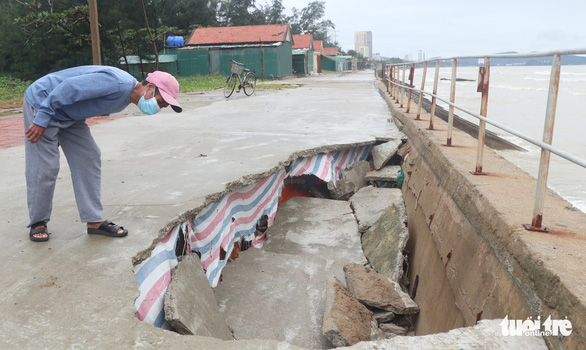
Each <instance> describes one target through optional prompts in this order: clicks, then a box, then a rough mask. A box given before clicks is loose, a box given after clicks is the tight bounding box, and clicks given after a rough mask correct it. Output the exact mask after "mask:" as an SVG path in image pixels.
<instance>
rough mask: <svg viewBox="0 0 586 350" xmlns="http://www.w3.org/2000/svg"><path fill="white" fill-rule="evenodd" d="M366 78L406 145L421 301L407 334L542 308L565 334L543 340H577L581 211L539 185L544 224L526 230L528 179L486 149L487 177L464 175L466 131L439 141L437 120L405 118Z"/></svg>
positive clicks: (469, 145) (580, 341)
mask: <svg viewBox="0 0 586 350" xmlns="http://www.w3.org/2000/svg"><path fill="white" fill-rule="evenodd" d="M376 85H377V88H378V89H379V91H380V93H381V95H382V96H383V97H384V98H385V100H386V101H387V103H388V105H389V107H390V109H391V113H392V116H393V119H394V121H395V122H396V123H397V124H398V125H399V126H400V128H401V129H402V131H403V132H404V133H405V134H406V135H407V136H408V137H409V139H410V143H411V152H410V153H409V154H408V155H407V156H406V157H405V159H404V164H403V168H404V172H405V182H404V185H403V188H402V190H403V193H404V198H405V205H406V208H407V212H408V216H409V231H410V240H409V243H408V246H407V249H408V250H409V252H410V267H409V278H410V280H411V281H412V283H411V287H410V289H411V290H410V292H411V294H412V295H413V294H415V299H414V300H415V301H416V302H417V303H418V305H419V306H420V308H421V314H420V315H419V317H418V318H417V319H416V333H417V335H424V334H430V333H435V332H443V331H447V330H449V329H452V328H455V327H461V326H471V325H474V324H475V323H476V322H477V321H478V320H480V319H493V318H504V317H505V316H507V315H508V318H509V319H521V320H525V319H527V318H528V317H532V318H533V319H536V318H537V317H538V316H541V319H542V322H543V321H544V320H545V319H547V317H548V316H550V315H551V318H552V319H565V318H566V317H567V319H568V320H570V321H571V323H572V326H573V332H572V334H571V335H570V336H568V337H561V336H558V337H553V336H551V337H548V338H547V339H546V342H547V343H548V346H549V347H550V348H556V349H580V348H582V349H583V348H586V330H585V327H584V326H585V321H586V308H585V302H586V278H585V276H584V272H583V268H584V266H585V265H584V261H583V255H584V254H583V252H584V251H585V248H586V214H584V213H582V212H580V211H578V210H577V209H576V208H574V207H573V206H572V205H571V204H569V203H568V202H566V201H565V200H563V199H562V198H561V197H560V196H559V195H557V194H556V193H554V192H553V191H551V190H548V192H547V195H546V200H545V208H544V225H545V226H547V227H548V228H550V229H551V230H552V233H538V232H529V231H526V230H525V229H524V228H523V227H522V224H524V223H529V222H530V221H531V216H532V210H533V201H534V196H535V189H536V180H535V179H534V178H533V177H531V176H530V175H529V174H527V173H525V172H523V171H522V170H520V169H519V168H517V167H516V166H515V165H514V164H512V163H510V162H508V161H507V160H505V159H504V158H503V157H501V156H500V155H498V154H497V153H496V152H494V151H493V150H491V149H489V148H485V151H484V168H483V170H484V171H486V172H487V175H481V176H477V175H472V174H471V173H470V171H473V170H474V169H475V162H476V145H477V140H476V139H475V138H473V137H471V136H470V135H468V134H466V133H464V132H461V131H459V130H455V131H454V135H453V145H454V146H453V147H448V146H445V143H446V134H447V133H446V130H447V124H446V123H445V122H443V121H442V120H439V118H435V119H434V124H435V127H434V130H428V129H427V128H428V126H429V117H430V115H429V114H422V116H421V119H422V120H421V121H417V120H415V115H414V114H413V113H406V111H405V108H399V105H398V104H396V103H394V101H393V100H392V98H390V97H389V95H388V94H387V92H386V86H385V85H384V84H383V83H382V82H381V81H380V80H377V82H376ZM405 101H407V99H406V98H405ZM416 110H417V106H416V105H414V104H412V106H411V111H416ZM489 117H490V116H489ZM414 289H416V290H414Z"/></svg>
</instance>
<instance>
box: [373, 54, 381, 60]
mask: <svg viewBox="0 0 586 350" xmlns="http://www.w3.org/2000/svg"><path fill="white" fill-rule="evenodd" d="M372 59H373V60H375V61H380V60H381V58H380V53H379V52H377V53H375V54H374V56H372Z"/></svg>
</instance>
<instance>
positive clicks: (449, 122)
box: [446, 58, 458, 146]
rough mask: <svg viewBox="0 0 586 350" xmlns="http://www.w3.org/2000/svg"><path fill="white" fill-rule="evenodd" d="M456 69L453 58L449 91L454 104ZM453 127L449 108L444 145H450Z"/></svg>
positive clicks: (452, 108) (452, 117) (451, 109)
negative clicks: (446, 137)
mask: <svg viewBox="0 0 586 350" xmlns="http://www.w3.org/2000/svg"><path fill="white" fill-rule="evenodd" d="M457 68H458V60H457V59H455V58H454V61H453V63H452V85H451V89H450V102H451V103H454V102H456V70H457ZM453 127H454V106H450V115H449V117H448V139H447V141H446V145H448V146H451V145H452V130H453Z"/></svg>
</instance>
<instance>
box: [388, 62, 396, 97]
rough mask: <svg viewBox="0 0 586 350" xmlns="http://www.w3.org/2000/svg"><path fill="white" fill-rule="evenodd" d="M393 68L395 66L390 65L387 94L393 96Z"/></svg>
mask: <svg viewBox="0 0 586 350" xmlns="http://www.w3.org/2000/svg"><path fill="white" fill-rule="evenodd" d="M394 69H395V66H391V71H390V72H389V96H391V97H393V88H394V87H395V86H394V85H393V70H394Z"/></svg>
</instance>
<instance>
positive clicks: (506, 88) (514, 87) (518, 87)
mask: <svg viewBox="0 0 586 350" xmlns="http://www.w3.org/2000/svg"><path fill="white" fill-rule="evenodd" d="M490 87H491V88H495V89H503V90H527V91H547V88H538V87H529V86H513V85H491V86H490Z"/></svg>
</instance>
